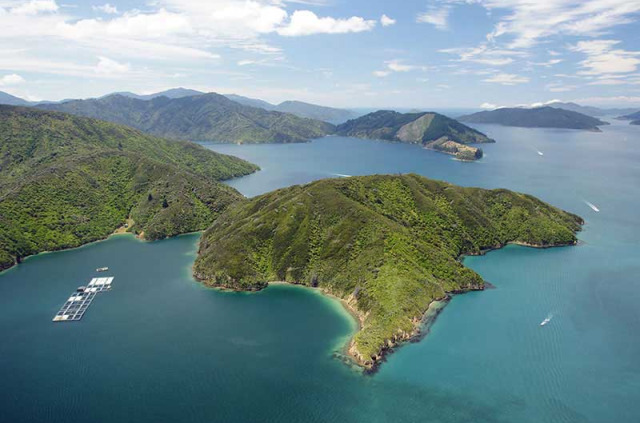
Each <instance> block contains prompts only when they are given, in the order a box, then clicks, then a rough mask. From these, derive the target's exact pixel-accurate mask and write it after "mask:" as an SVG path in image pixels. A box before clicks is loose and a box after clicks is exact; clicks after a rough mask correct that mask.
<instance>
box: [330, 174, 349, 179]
mask: <svg viewBox="0 0 640 423" xmlns="http://www.w3.org/2000/svg"><path fill="white" fill-rule="evenodd" d="M332 175H333V176H339V177H341V178H351V175H345V174H344V173H332Z"/></svg>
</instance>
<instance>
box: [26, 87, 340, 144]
mask: <svg viewBox="0 0 640 423" xmlns="http://www.w3.org/2000/svg"><path fill="white" fill-rule="evenodd" d="M38 107H41V108H43V109H47V110H57V111H62V112H66V113H72V114H75V115H80V116H87V117H92V118H97V119H102V120H106V121H109V122H115V123H120V124H123V125H128V126H131V127H133V128H136V129H139V130H141V131H143V132H146V133H149V134H152V135H158V136H163V137H169V138H177V139H184V140H191V141H215V142H232V143H263V142H276V143H289V142H303V141H308V140H310V139H313V138H319V137H322V136H324V135H327V134H329V133H331V132H332V131H333V130H334V127H333V125H331V124H329V123H326V122H321V121H317V120H313V119H304V118H300V117H298V116H295V115H292V114H288V113H280V112H275V111H267V110H263V109H258V108H255V107H249V106H244V105H242V104H239V103H236V102H234V101H231V100H229V99H228V98H226V97H224V96H222V95H218V94H215V93H210V94H203V95H196V96H187V97H179V98H168V97H164V96H161V97H155V98H152V99H150V100H141V99H138V98H131V97H129V96H123V95H118V94H115V95H110V96H107V97H103V98H100V99H90V100H73V101H68V102H64V103H60V104H47V105H42V106H38Z"/></svg>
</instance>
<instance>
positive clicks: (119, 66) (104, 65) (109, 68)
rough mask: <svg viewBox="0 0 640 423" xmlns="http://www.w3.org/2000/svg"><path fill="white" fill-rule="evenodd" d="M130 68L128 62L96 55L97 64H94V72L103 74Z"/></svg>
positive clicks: (111, 73) (126, 70) (125, 71)
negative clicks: (119, 61)
mask: <svg viewBox="0 0 640 423" xmlns="http://www.w3.org/2000/svg"><path fill="white" fill-rule="evenodd" d="M129 70H130V66H129V64H124V63H118V62H116V61H115V60H112V59H109V58H108V57H102V56H101V57H98V65H97V66H96V69H95V71H96V73H98V74H103V75H113V74H123V73H127V72H129Z"/></svg>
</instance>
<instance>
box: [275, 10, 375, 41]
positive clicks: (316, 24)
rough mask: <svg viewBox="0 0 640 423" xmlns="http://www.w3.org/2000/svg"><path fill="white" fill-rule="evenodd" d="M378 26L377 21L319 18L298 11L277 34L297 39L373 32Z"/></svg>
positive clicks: (355, 18) (303, 11)
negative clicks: (321, 35)
mask: <svg viewBox="0 0 640 423" xmlns="http://www.w3.org/2000/svg"><path fill="white" fill-rule="evenodd" d="M375 26H376V21H374V20H365V19H364V18H361V17H359V16H352V17H350V18H348V19H335V18H331V17H324V18H321V17H318V15H316V14H315V13H313V12H311V11H309V10H296V11H295V12H293V14H292V15H291V20H290V21H289V23H288V24H287V25H286V26H284V27H281V28H278V29H277V30H276V32H277V33H278V34H280V35H283V36H286V37H296V36H302V35H312V34H346V33H349V32H363V31H371V30H372V29H373V28H374V27H375Z"/></svg>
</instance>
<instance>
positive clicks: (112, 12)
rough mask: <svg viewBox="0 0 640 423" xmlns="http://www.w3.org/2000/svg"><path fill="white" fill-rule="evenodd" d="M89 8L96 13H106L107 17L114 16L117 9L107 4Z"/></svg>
mask: <svg viewBox="0 0 640 423" xmlns="http://www.w3.org/2000/svg"><path fill="white" fill-rule="evenodd" d="M91 8H92V9H93V10H94V11H96V12H102V13H106V14H107V15H115V14H116V13H118V8H117V7H115V6H113V5H112V4H109V3H106V4H103V5H101V6H91Z"/></svg>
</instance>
